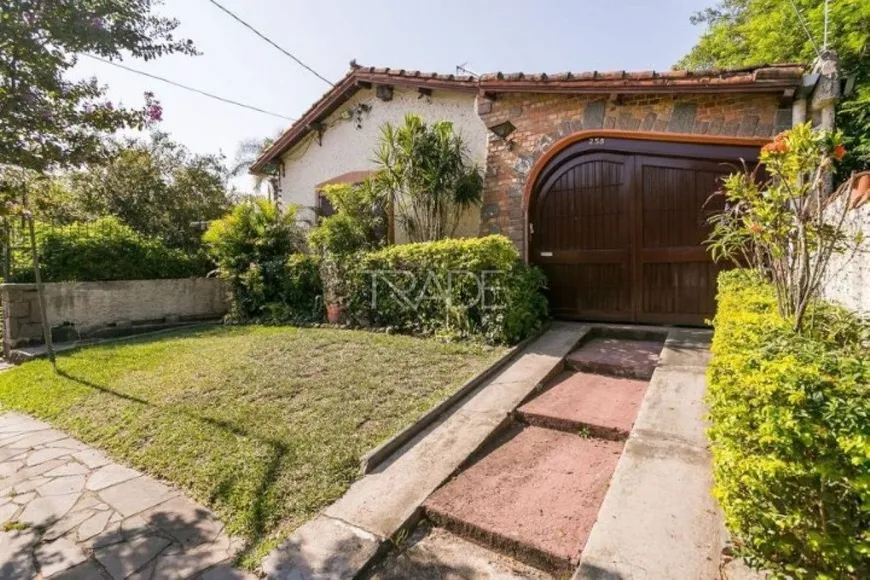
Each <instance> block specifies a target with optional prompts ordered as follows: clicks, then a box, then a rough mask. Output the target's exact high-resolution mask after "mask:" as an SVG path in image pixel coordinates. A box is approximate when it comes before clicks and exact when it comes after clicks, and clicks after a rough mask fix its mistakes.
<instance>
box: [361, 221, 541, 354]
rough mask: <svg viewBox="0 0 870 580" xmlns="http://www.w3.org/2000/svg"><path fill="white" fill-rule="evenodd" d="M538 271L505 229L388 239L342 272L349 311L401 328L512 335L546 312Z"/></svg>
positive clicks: (528, 329) (519, 335) (491, 337)
mask: <svg viewBox="0 0 870 580" xmlns="http://www.w3.org/2000/svg"><path fill="white" fill-rule="evenodd" d="M544 285H545V278H544V276H543V274H542V273H541V272H540V271H539V270H538V269H536V268H533V267H529V266H528V265H526V264H524V263H523V262H522V261H521V260H520V257H519V255H518V254H517V251H516V249H515V248H514V246H513V244H511V242H510V240H508V239H507V238H505V237H504V236H488V237H485V238H476V239H464V240H457V239H453V240H442V241H437V242H424V243H418V244H406V245H399V246H391V247H388V248H385V249H383V250H379V251H376V252H371V253H369V254H366V255H364V256H362V257H361V258H360V260H359V262H358V263H357V264H356V267H355V268H354V270H353V272H352V273H351V274H350V276H349V278H348V287H349V289H350V292H349V302H348V305H347V309H348V315H349V316H350V317H351V318H352V319H354V320H356V321H357V322H360V323H364V324H373V325H375V326H381V327H393V328H395V329H397V330H399V331H401V332H407V333H412V334H419V335H426V336H429V335H438V336H448V337H451V338H480V339H483V340H485V341H487V342H490V343H515V342H519V341H520V340H522V339H523V338H525V337H527V336H529V335H530V334H531V333H533V332H534V331H535V330H536V329H538V328H539V327H540V325H541V322H542V320H543V319H544V318H545V317H546V315H547V302H546V299H545V298H544V296H543V295H542V293H541V290H542V289H543V287H544Z"/></svg>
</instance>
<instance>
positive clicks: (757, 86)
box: [478, 64, 804, 92]
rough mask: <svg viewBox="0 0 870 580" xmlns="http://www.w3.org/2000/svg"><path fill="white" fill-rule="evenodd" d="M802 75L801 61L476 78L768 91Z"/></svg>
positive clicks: (496, 87)
mask: <svg viewBox="0 0 870 580" xmlns="http://www.w3.org/2000/svg"><path fill="white" fill-rule="evenodd" d="M803 74H804V66H803V65H800V64H777V65H758V66H754V67H747V68H739V69H714V70H702V71H687V70H668V71H652V70H650V71H624V70H616V71H587V72H563V73H555V74H547V73H521V72H520V73H504V72H496V73H487V74H484V75H481V77H480V78H479V79H478V85H479V87H480V89H481V90H482V91H485V92H501V91H511V92H514V91H525V90H528V91H534V92H548V91H554V92H586V91H589V92H596V91H602V90H619V91H625V92H658V91H665V92H681V91H687V92H688V91H702V92H706V91H710V92H714V91H717V90H740V91H744V90H745V91H760V90H771V89H772V88H779V87H783V86H793V85H796V84H797V83H798V82H799V81H800V78H801V77H802V76H803Z"/></svg>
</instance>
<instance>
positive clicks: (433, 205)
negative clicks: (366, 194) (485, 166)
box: [373, 114, 483, 242]
mask: <svg viewBox="0 0 870 580" xmlns="http://www.w3.org/2000/svg"><path fill="white" fill-rule="evenodd" d="M375 162H376V163H377V164H378V171H377V172H376V174H375V176H374V178H373V185H374V187H375V189H376V191H377V192H378V193H379V195H381V196H382V197H383V199H384V202H385V203H387V204H391V205H392V207H393V208H394V212H395V216H396V217H395V219H396V222H397V223H398V224H399V225H400V227H402V228H403V229H404V231H405V232H406V233H407V235H408V238H409V239H410V240H411V241H412V242H426V241H432V240H440V239H443V238H446V237H450V236H452V235H453V234H454V233H455V232H456V227H457V225H458V224H459V218H460V216H461V215H462V213H463V212H464V211H465V210H467V209H468V208H470V207H472V206H474V205H476V204H478V203H480V198H481V191H482V189H483V176H482V175H481V171H480V168H478V167H477V166H476V165H474V164H473V163H472V161H471V159H470V156H469V151H468V147H467V146H466V145H465V142H464V141H463V139H462V137H461V136H460V135H458V134H456V133H454V131H453V123H450V122H449V121H438V122H435V123H432V124H431V125H427V124H426V122H425V121H424V120H423V118H422V117H420V116H419V115H414V114H409V115H407V116H406V117H405V120H404V123H403V124H402V125H401V126H398V127H394V126H393V125H390V124H386V125H385V126H384V127H383V128H382V129H381V142H380V145H379V147H378V149H377V150H376V152H375Z"/></svg>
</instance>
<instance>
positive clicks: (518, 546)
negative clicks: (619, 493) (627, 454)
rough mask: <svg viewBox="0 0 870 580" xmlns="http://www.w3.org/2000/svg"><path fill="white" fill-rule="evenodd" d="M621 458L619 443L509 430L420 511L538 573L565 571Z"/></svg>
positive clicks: (574, 562)
mask: <svg viewBox="0 0 870 580" xmlns="http://www.w3.org/2000/svg"><path fill="white" fill-rule="evenodd" d="M621 452H622V444H621V443H620V442H617V441H606V440H601V439H588V438H583V437H580V436H578V435H576V434H571V433H565V432H561V431H553V430H550V429H543V428H540V427H535V426H527V427H524V426H522V425H515V426H514V427H512V428H511V429H509V430H508V431H507V432H506V433H505V434H504V435H503V436H502V437H501V438H499V439H498V440H496V441H495V442H494V443H493V444H492V446H491V447H490V448H489V450H488V452H487V453H486V454H485V455H483V456H482V457H481V458H479V459H478V460H477V461H475V462H474V463H472V464H471V465H470V466H469V467H468V468H467V469H465V470H464V471H462V472H460V473H459V475H457V476H456V477H455V478H453V479H452V480H451V481H449V482H448V483H447V484H445V485H444V486H443V487H441V488H440V489H438V490H437V491H436V492H435V493H434V494H432V495H431V496H430V497H429V499H428V500H427V501H426V503H425V504H424V509H425V512H426V515H427V516H428V517H429V519H431V520H432V521H433V522H435V523H436V524H438V525H441V526H443V527H445V528H447V529H448V530H449V531H451V532H452V533H454V534H456V535H459V536H462V537H465V538H468V539H469V540H472V541H474V542H476V543H479V544H482V545H484V546H486V547H488V548H490V549H493V550H495V551H498V552H502V553H504V554H507V555H509V556H511V557H513V558H515V559H517V560H520V561H521V562H524V563H526V564H529V565H532V566H535V567H537V568H540V569H542V570H546V571H548V572H551V573H554V574H562V573H569V572H570V571H571V570H573V568H574V567H576V565H577V563H578V562H579V558H580V552H581V551H582V549H583V546H584V545H585V544H586V539H587V538H588V536H589V533H590V531H591V529H592V525H593V524H594V523H595V519H596V517H597V514H598V509H599V507H600V506H601V502H602V501H603V499H604V495H605V493H606V492H607V488H608V485H609V482H610V477H611V475H612V474H613V470H614V469H615V468H616V463H617V461H618V460H619V455H620V453H621Z"/></svg>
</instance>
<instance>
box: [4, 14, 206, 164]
mask: <svg viewBox="0 0 870 580" xmlns="http://www.w3.org/2000/svg"><path fill="white" fill-rule="evenodd" d="M160 4H162V2H161V1H160V0H88V1H87V2H70V1H68V0H4V2H3V9H2V12H0V38H2V39H3V42H0V164H9V165H16V166H20V167H24V168H28V169H33V170H36V171H39V172H44V171H46V170H48V169H52V168H56V167H71V166H76V165H80V164H82V163H91V162H94V161H99V160H101V159H102V156H103V153H104V141H103V139H104V136H105V135H106V134H111V133H114V132H115V131H118V130H120V129H124V128H142V127H143V126H144V125H145V124H147V123H149V122H153V121H158V120H159V119H160V115H161V109H160V106H159V104H157V103H156V101H154V99H153V95H152V94H150V93H146V94H145V101H146V103H145V106H144V107H143V108H141V109H128V108H123V107H118V106H114V105H113V104H112V103H111V102H108V101H106V100H105V93H106V89H105V87H103V86H101V85H100V84H99V83H98V81H97V79H95V78H88V79H82V80H70V79H67V78H65V74H66V73H67V72H69V71H70V69H72V68H73V67H74V66H75V64H76V62H77V60H78V58H79V56H78V55H80V54H85V53H87V54H93V55H96V56H99V57H102V58H106V59H114V60H118V59H121V58H122V57H130V56H132V57H134V58H141V59H144V60H151V59H154V58H157V57H160V56H163V55H165V54H171V53H183V54H196V50H195V48H194V47H193V43H192V42H191V41H189V40H184V39H180V38H176V37H175V35H174V31H175V29H176V28H177V27H178V22H177V21H176V20H173V19H171V18H165V17H162V16H159V15H157V14H156V13H155V12H154V8H155V7H156V6H159V5H160Z"/></svg>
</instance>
